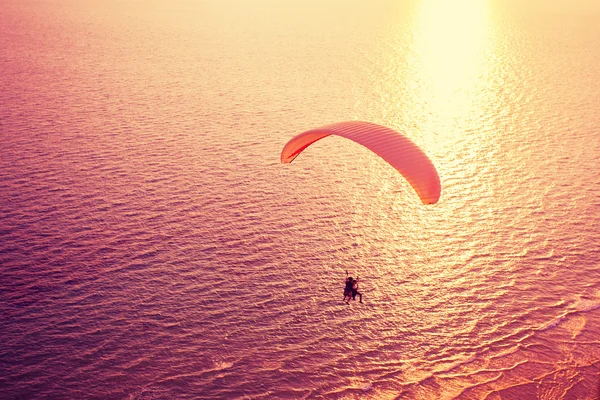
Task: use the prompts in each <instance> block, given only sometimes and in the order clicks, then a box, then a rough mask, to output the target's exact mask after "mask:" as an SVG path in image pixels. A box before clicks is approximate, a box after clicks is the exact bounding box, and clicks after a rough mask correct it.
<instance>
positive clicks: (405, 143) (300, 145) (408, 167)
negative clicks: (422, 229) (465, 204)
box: [281, 121, 441, 204]
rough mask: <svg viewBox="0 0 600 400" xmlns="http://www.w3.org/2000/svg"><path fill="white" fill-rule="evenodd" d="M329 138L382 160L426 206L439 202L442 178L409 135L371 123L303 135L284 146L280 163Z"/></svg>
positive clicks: (334, 126)
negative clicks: (358, 146)
mask: <svg viewBox="0 0 600 400" xmlns="http://www.w3.org/2000/svg"><path fill="white" fill-rule="evenodd" d="M330 135H336V136H341V137H343V138H346V139H350V140H352V141H354V142H356V143H358V144H361V145H363V146H365V147H366V148H367V149H369V150H371V151H372V152H373V153H375V154H377V155H378V156H380V157H381V158H383V159H384V160H385V161H387V162H388V163H389V164H390V165H391V166H392V167H394V168H395V169H396V170H397V171H398V172H400V174H402V176H404V178H406V180H407V181H408V182H409V183H410V185H411V186H412V187H413V189H414V190H415V191H416V192H417V194H418V195H419V198H420V199H421V201H422V202H423V204H435V203H437V201H438V200H439V198H440V193H441V185H440V178H439V175H438V173H437V170H436V169H435V166H434V165H433V163H432V162H431V160H430V159H429V158H428V157H427V155H426V154H425V153H424V152H423V151H422V150H421V149H420V148H419V147H418V146H417V145H416V144H414V143H413V142H412V141H411V140H410V139H408V138H407V137H406V136H404V135H401V134H400V133H398V132H396V131H394V130H392V129H390V128H386V127H385V126H381V125H377V124H373V123H371V122H362V121H349V122H338V123H335V124H331V125H325V126H322V127H320V128H316V129H311V130H309V131H306V132H303V133H300V134H299V135H297V136H295V137H293V138H292V139H291V140H290V141H289V142H287V144H286V145H285V146H284V148H283V150H282V152H281V162H282V163H285V164H287V163H291V162H292V161H293V160H294V159H295V158H296V157H298V155H299V154H300V153H301V152H302V151H303V150H304V149H306V148H307V147H308V146H310V145H311V144H313V143H314V142H316V141H317V140H320V139H323V138H324V137H327V136H330Z"/></svg>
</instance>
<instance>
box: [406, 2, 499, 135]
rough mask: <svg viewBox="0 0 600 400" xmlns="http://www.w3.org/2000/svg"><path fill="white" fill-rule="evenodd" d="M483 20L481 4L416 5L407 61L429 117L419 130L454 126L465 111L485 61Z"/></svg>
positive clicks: (485, 23)
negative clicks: (413, 72) (411, 59)
mask: <svg viewBox="0 0 600 400" xmlns="http://www.w3.org/2000/svg"><path fill="white" fill-rule="evenodd" d="M488 20H489V10H488V3H487V1H486V0H456V1H451V2H450V1H445V0H423V1H422V2H421V5H420V8H419V11H418V16H417V21H416V27H415V30H414V32H415V33H414V35H415V38H414V39H415V40H414V48H413V55H414V57H415V59H414V60H413V61H414V66H415V68H416V69H417V70H418V73H417V76H418V78H417V79H418V80H419V81H420V82H419V83H418V85H417V86H418V88H419V91H420V97H421V99H422V101H423V102H424V103H425V105H426V112H428V113H429V114H430V115H429V116H430V118H427V120H426V121H428V122H429V124H432V125H430V126H426V127H424V128H426V129H427V128H434V127H437V128H438V129H439V127H440V125H441V126H443V127H445V128H450V127H454V128H457V126H456V123H457V122H458V121H462V120H464V118H465V117H466V115H467V114H468V113H469V111H471V109H472V107H473V105H474V103H475V96H474V92H475V91H476V86H477V82H478V80H479V78H480V75H481V73H480V70H481V66H482V63H483V62H484V61H485V60H484V55H485V52H484V50H485V44H486V38H487V34H486V33H487V32H486V30H487V27H488V26H489V24H488ZM459 124H460V123H459ZM435 130H437V129H435Z"/></svg>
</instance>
